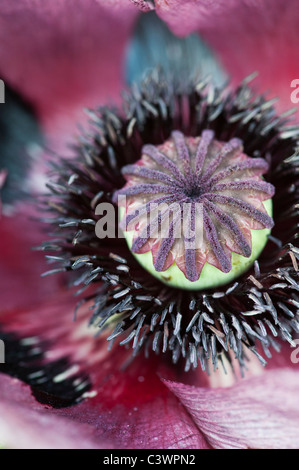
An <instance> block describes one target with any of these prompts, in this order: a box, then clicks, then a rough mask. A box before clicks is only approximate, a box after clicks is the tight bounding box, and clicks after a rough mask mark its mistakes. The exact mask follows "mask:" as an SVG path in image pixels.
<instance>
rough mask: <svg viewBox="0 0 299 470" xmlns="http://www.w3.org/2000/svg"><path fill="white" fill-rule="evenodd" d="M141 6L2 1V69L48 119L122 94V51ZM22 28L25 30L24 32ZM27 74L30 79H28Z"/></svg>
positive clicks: (6, 78)
mask: <svg viewBox="0 0 299 470" xmlns="http://www.w3.org/2000/svg"><path fill="white" fill-rule="evenodd" d="M136 13H137V9H136V8H135V7H134V5H132V4H131V3H130V2H120V1H118V0H115V1H111V0H109V1H108V2H107V1H95V0H86V1H85V2H84V5H83V4H79V3H76V4H75V5H74V3H73V2H72V1H71V0H63V1H60V2H55V3H53V2H52V1H51V0H46V1H44V2H42V3H38V4H37V3H36V2H34V1H32V0H30V1H24V0H21V1H20V2H18V3H17V4H13V3H12V2H9V1H6V0H5V1H4V2H2V5H1V17H0V31H1V33H0V41H1V43H2V44H9V47H3V48H1V52H0V67H1V70H2V71H3V72H2V73H4V74H5V77H4V78H5V80H7V81H9V82H10V83H11V84H12V86H13V87H14V88H16V89H17V90H19V91H21V92H22V94H23V96H25V97H26V98H27V99H29V100H30V101H31V102H32V103H33V105H35V106H36V107H37V109H38V110H39V112H40V113H41V114H42V116H43V117H44V118H46V119H49V117H50V115H51V114H52V113H55V114H57V113H62V112H64V111H65V110H66V109H69V110H70V111H71V109H72V108H74V105H75V104H76V103H81V104H82V105H83V104H84V105H85V106H90V105H91V104H95V103H94V100H95V99H96V101H97V104H98V103H100V102H101V101H103V99H104V98H105V99H107V98H109V96H113V95H115V93H118V91H119V90H120V87H121V82H122V75H123V74H122V65H123V51H124V47H125V45H126V41H127V38H128V35H129V33H130V30H131V26H132V23H133V21H134V18H135V15H136ZM20 31H21V32H22V34H20ZM25 78H26V80H25Z"/></svg>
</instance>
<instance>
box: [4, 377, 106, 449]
mask: <svg viewBox="0 0 299 470" xmlns="http://www.w3.org/2000/svg"><path fill="white" fill-rule="evenodd" d="M0 396H1V399H0V446H4V447H5V448H18V449H99V448H105V449H107V448H112V446H111V444H110V443H108V442H107V441H106V440H101V441H100V440H99V441H98V442H96V441H95V440H94V439H93V437H92V434H93V429H92V426H90V425H83V424H79V423H76V426H74V425H73V424H72V423H70V422H69V421H68V420H67V419H65V418H63V417H58V416H55V415H53V414H52V413H51V412H49V411H48V409H47V408H46V407H42V406H40V405H38V404H37V403H35V401H34V399H33V397H32V396H31V395H30V388H29V387H28V386H26V385H24V384H22V383H21V382H19V381H18V380H16V379H11V378H9V377H7V376H4V375H2V374H0Z"/></svg>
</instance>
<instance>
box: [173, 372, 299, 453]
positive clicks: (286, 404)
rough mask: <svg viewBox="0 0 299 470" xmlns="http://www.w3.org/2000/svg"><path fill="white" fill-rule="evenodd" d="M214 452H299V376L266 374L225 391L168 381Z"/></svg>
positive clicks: (294, 373)
mask: <svg viewBox="0 0 299 470" xmlns="http://www.w3.org/2000/svg"><path fill="white" fill-rule="evenodd" d="M165 384H166V385H167V386H168V388H169V389H170V390H171V391H172V392H173V393H174V394H175V395H176V397H177V398H178V399H179V400H180V401H181V403H182V405H183V406H184V407H185V409H186V410H187V411H188V412H189V414H190V416H191V417H192V419H193V420H194V422H195V423H196V425H197V427H198V429H200V430H201V431H202V432H203V434H204V435H205V437H206V439H207V441H208V442H209V443H210V445H212V446H213V447H214V448H218V449H227V448H234V449H235V448H242V449H244V448H267V449H277V448H283V449H285V448H294V449H295V448H298V446H299V402H298V393H299V374H298V372H297V371H293V370H291V369H280V370H279V369H277V370H276V371H269V372H265V373H264V374H263V375H262V376H260V377H254V378H250V379H248V380H242V381H240V382H239V383H237V384H236V385H234V386H232V387H230V388H225V389H206V388H199V387H191V386H188V385H183V384H180V383H175V382H170V381H165Z"/></svg>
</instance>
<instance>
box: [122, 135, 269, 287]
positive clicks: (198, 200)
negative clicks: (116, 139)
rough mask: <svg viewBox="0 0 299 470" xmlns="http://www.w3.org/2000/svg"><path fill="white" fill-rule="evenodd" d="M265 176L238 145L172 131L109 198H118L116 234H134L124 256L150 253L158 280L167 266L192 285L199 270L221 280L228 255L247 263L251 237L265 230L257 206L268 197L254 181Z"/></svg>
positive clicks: (263, 166)
mask: <svg viewBox="0 0 299 470" xmlns="http://www.w3.org/2000/svg"><path fill="white" fill-rule="evenodd" d="M267 171H268V163H267V162H266V161H265V160H264V159H262V158H252V157H249V156H247V155H246V154H244V153H243V147H242V141H241V140H240V139H236V138H234V139H231V140H230V141H228V142H220V141H217V140H216V139H215V138H214V132H213V131H212V130H204V131H203V132H202V134H201V136H199V137H185V136H184V135H183V134H182V133H181V132H180V131H173V132H172V134H171V137H170V138H169V139H168V140H167V141H165V142H164V143H163V144H162V145H159V146H157V147H155V146H153V145H145V146H144V147H143V149H142V157H141V159H140V160H139V161H138V162H137V163H136V164H133V165H128V166H125V167H124V168H123V170H122V173H123V175H124V177H125V178H126V180H127V183H126V185H125V186H124V187H123V188H122V189H121V190H119V191H117V192H116V193H115V194H114V201H115V202H117V201H118V196H126V198H125V203H124V202H121V203H120V205H123V206H124V207H125V215H124V217H123V219H122V221H121V226H122V228H123V229H124V230H128V231H131V230H133V231H134V236H133V245H132V251H133V252H134V253H137V254H141V253H146V252H148V251H151V252H152V255H153V263H154V267H155V269H156V271H158V272H161V271H166V270H167V269H168V268H169V267H170V266H171V265H172V264H173V263H174V262H175V263H176V265H177V266H178V267H179V269H180V270H181V271H182V272H183V273H184V275H185V277H186V278H187V279H188V280H190V281H192V282H193V281H196V280H197V279H199V277H200V274H201V271H202V269H203V266H204V264H205V263H209V264H211V265H213V266H215V267H216V268H218V269H220V270H221V271H222V272H224V273H227V272H229V271H230V270H231V269H232V262H231V255H232V253H237V254H240V255H243V256H244V257H246V258H249V257H250V256H251V252H252V249H251V230H261V229H265V228H268V229H270V228H272V227H273V220H272V218H271V217H270V216H269V215H268V213H267V211H266V209H265V207H264V205H263V201H265V200H267V199H270V198H272V197H273V195H274V187H273V186H272V185H271V184H269V183H267V182H266V181H264V179H263V178H262V175H263V174H264V173H266V172H267ZM123 199H124V198H123V197H122V198H121V199H120V200H121V201H123Z"/></svg>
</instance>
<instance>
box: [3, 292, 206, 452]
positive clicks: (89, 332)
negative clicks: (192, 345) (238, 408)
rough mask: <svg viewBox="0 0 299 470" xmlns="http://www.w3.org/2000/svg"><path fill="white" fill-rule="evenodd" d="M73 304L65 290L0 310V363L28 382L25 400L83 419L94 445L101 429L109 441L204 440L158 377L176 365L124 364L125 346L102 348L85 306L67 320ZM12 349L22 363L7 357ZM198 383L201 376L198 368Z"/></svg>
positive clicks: (170, 374)
mask: <svg viewBox="0 0 299 470" xmlns="http://www.w3.org/2000/svg"><path fill="white" fill-rule="evenodd" d="M73 308H74V305H71V303H70V301H69V293H66V294H64V295H57V296H56V298H55V300H53V301H51V300H48V302H47V304H46V305H45V306H44V307H39V306H37V307H36V308H28V309H27V310H24V311H22V312H21V311H16V312H12V311H11V312H8V313H7V314H2V316H0V323H1V324H2V331H4V334H5V335H6V336H4V341H5V344H6V363H5V364H4V365H2V367H1V371H2V372H6V373H7V374H8V375H13V376H14V377H18V378H22V380H23V381H24V382H25V383H27V384H28V385H30V387H31V390H32V393H33V395H34V397H35V398H36V401H35V402H33V401H31V402H28V403H27V404H28V407H29V408H32V406H33V408H34V409H36V408H37V409H38V410H40V409H42V410H43V413H44V415H45V416H52V415H53V414H55V415H57V416H60V417H63V418H68V419H71V420H72V421H75V422H78V423H80V424H82V425H84V424H87V425H88V426H91V427H92V429H93V431H92V438H93V439H94V440H95V441H96V442H97V443H98V445H101V442H102V440H103V436H104V438H105V441H108V442H110V443H113V445H114V446H115V447H117V448H163V449H164V448H188V449H189V448H209V447H210V445H209V444H208V443H207V441H206V439H205V438H204V436H203V435H202V432H201V431H200V430H199V429H198V428H197V427H196V425H195V424H194V422H193V420H192V419H191V417H190V416H189V414H188V413H187V412H186V410H185V409H184V408H183V407H182V406H181V404H180V403H179V401H178V400H177V398H176V397H175V396H174V395H173V394H172V393H171V392H170V391H169V390H168V389H167V387H165V385H164V383H163V382H162V380H161V378H160V376H162V375H163V377H167V378H170V379H172V380H177V379H178V374H177V372H176V371H174V370H173V369H172V368H171V367H168V366H167V365H166V364H165V365H164V366H163V365H162V361H161V358H160V357H159V358H157V357H151V358H150V359H148V360H146V359H145V358H144V357H143V355H142V354H140V355H139V356H138V357H137V358H135V359H134V361H133V362H132V363H131V364H129V365H128V367H127V368H125V369H124V368H123V366H124V364H125V363H126V362H127V360H128V359H129V356H130V354H131V352H130V351H129V352H127V351H126V350H125V349H124V348H119V347H117V346H114V347H113V348H112V350H111V351H108V348H107V344H108V343H107V341H106V340H105V338H104V337H103V336H100V337H97V338H95V337H94V335H95V332H96V331H97V330H94V329H92V328H88V327H87V318H86V315H87V314H88V312H86V309H85V308H82V309H81V313H80V311H79V312H78V318H77V322H75V323H72V318H73ZM2 334H3V333H2ZM11 334H13V335H14V339H13V340H12V338H11V337H10V336H9V335H11ZM17 338H19V340H18V339H17ZM26 339H27V342H26ZM24 340H25V342H24ZM30 342H31V343H32V345H31V346H30ZM25 344H27V346H25ZM12 348H13V349H14V350H13V351H10V349H12ZM16 357H17V358H18V360H19V361H21V362H22V365H17V364H16V363H15V362H14V361H15V358H16ZM61 360H62V362H61ZM72 371H73V372H72ZM187 377H188V375H187V376H186V378H187ZM84 383H85V384H86V383H89V384H90V386H89V388H88V389H87V388H85V389H83V388H82V387H83V385H84ZM203 384H204V385H206V384H207V382H206V378H205V375H204V374H202V382H201V385H203ZM14 387H15V382H14V381H12V382H10V385H9V387H7V388H6V389H5V390H4V391H3V393H1V394H0V397H1V398H0V405H1V404H2V403H5V402H6V401H7V400H9V398H10V397H11V396H13V393H14V392H13V390H14ZM80 389H82V392H84V393H82V394H81V395H82V396H81V400H82V401H81V402H80V403H79V404H76V400H75V399H72V397H73V398H76V397H77V398H78V396H79V395H80V393H78V390H80ZM84 390H85V391H84ZM66 397H68V398H69V402H68V403H67V405H68V407H66V406H65V405H64V403H66ZM42 404H44V406H43V405H42ZM61 404H62V405H61ZM49 405H53V406H54V407H52V408H51V406H50V407H49ZM70 405H71V406H70ZM12 418H13V417H12ZM20 420H22V417H20ZM8 421H9V418H8ZM7 425H8V424H7ZM71 428H72V424H70V429H71Z"/></svg>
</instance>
